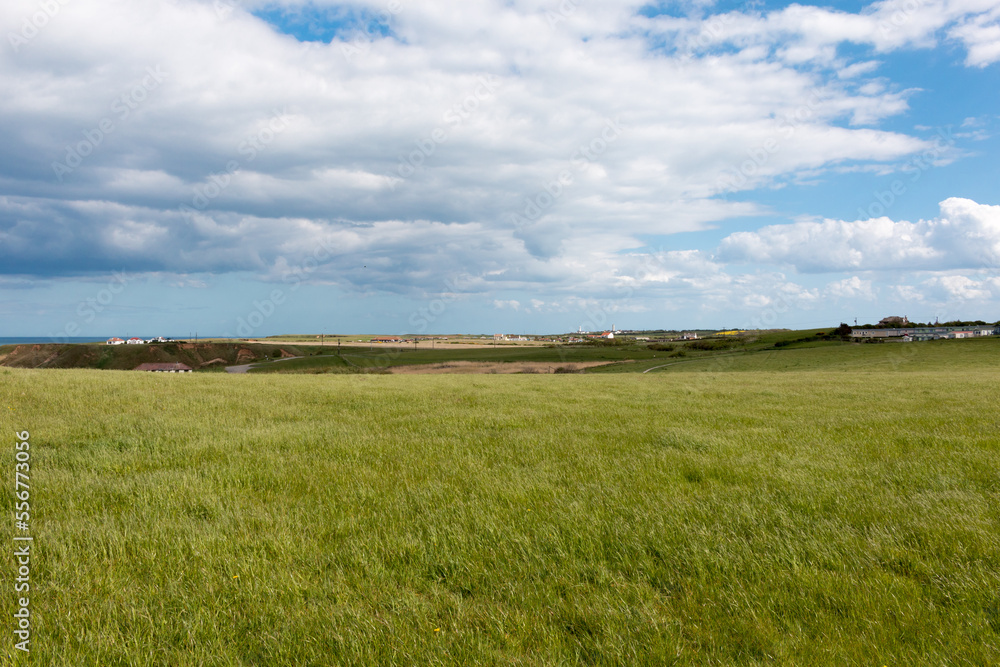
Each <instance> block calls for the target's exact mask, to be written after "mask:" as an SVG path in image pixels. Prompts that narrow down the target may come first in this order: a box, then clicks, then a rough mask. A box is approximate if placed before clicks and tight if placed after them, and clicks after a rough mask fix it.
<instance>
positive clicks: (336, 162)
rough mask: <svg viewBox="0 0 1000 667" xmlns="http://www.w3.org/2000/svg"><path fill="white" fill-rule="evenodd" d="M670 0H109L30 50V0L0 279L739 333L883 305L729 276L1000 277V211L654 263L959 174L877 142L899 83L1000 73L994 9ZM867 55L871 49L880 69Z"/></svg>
mask: <svg viewBox="0 0 1000 667" xmlns="http://www.w3.org/2000/svg"><path fill="white" fill-rule="evenodd" d="M647 4H648V3H646V2H639V1H638V0H617V1H614V2H608V1H607V0H603V1H601V0H577V1H576V2H573V3H562V4H558V3H552V2H543V1H542V0H517V1H515V2H506V1H501V0H485V1H483V2H467V1H459V0H443V1H441V2H433V3H410V2H404V3H400V5H399V6H398V7H399V10H398V11H395V10H392V11H388V13H386V11H387V8H388V7H396V5H394V4H392V5H390V4H389V3H385V2H384V1H383V0H357V1H352V2H341V1H334V0H310V1H309V2H306V0H282V1H280V2H274V1H273V0H267V1H266V2H265V1H264V0H259V1H257V0H255V1H253V2H244V3H236V2H230V1H229V0H223V1H222V2H215V1H214V0H212V1H209V0H204V1H198V0H169V1H168V0H160V1H151V2H143V3H120V2H112V0H92V1H90V2H86V3H79V2H78V3H65V4H59V10H58V12H57V13H56V14H55V15H52V16H49V17H48V19H47V20H46V22H45V25H44V26H40V27H37V28H36V29H34V30H33V31H29V32H30V35H29V34H28V33H26V32H25V28H24V26H25V21H28V22H29V23H30V22H31V20H32V18H31V17H33V16H34V15H35V14H36V13H37V12H38V5H37V2H35V0H8V1H7V2H5V3H4V5H3V8H2V9H0V35H7V36H8V37H9V36H10V35H15V36H18V37H19V40H20V41H17V43H16V44H15V43H10V44H8V45H7V46H8V47H9V48H5V49H3V50H0V80H2V81H3V82H4V90H5V94H4V96H3V99H0V141H2V142H3V146H4V151H3V154H2V155H0V273H2V274H6V275H8V276H27V277H29V278H23V279H22V278H16V279H12V280H29V279H30V278H31V277H52V276H60V277H72V276H87V275H93V274H99V273H101V272H108V271H112V270H128V271H131V272H146V273H157V272H158V273H160V274H162V275H168V274H169V275H173V274H176V275H180V276H189V275H198V276H203V275H214V274H221V273H234V274H240V275H243V274H247V275H252V276H255V277H257V278H261V279H264V280H269V281H276V282H299V281H306V282H312V283H319V284H323V285H334V286H337V287H339V288H342V289H343V290H344V291H357V292H362V293H368V292H371V291H380V292H389V293H400V294H421V295H427V294H442V293H452V292H455V291H456V290H455V289H453V288H452V287H450V286H449V285H450V284H453V283H454V277H455V276H458V275H461V276H463V280H462V281H461V286H460V288H458V291H460V292H461V293H462V294H466V295H471V294H476V295H489V296H488V297H486V299H485V300H484V301H483V303H484V304H490V303H493V304H494V305H495V306H496V307H497V308H504V309H514V310H519V311H520V312H526V311H529V310H530V311H532V312H542V311H545V312H564V311H567V310H570V311H576V310H582V311H590V312H595V313H597V312H599V313H614V312H641V311H650V310H657V309H662V310H664V311H669V310H671V309H677V308H680V307H683V306H685V305H688V306H690V305H692V304H697V306H698V307H699V308H706V309H710V310H714V311H715V312H719V313H725V312H727V311H729V310H730V309H732V308H735V307H740V308H744V309H747V308H749V309H751V310H754V311H767V312H771V311H773V310H774V309H775V308H776V307H778V306H780V305H781V304H787V303H794V304H796V305H797V307H802V308H809V307H812V306H813V305H814V304H816V303H818V302H820V301H821V299H822V298H823V297H824V296H832V297H841V298H854V297H857V298H865V299H867V298H871V295H872V294H873V293H874V292H876V291H877V289H878V288H877V286H876V285H873V284H871V283H870V282H867V280H861V279H859V278H857V277H848V278H845V279H844V280H841V281H839V282H838V281H835V282H833V283H830V284H829V285H827V286H825V287H824V286H822V285H819V286H817V285H799V284H797V283H795V282H794V281H792V280H790V279H788V278H787V277H786V276H785V275H784V274H782V273H780V272H778V271H770V270H769V271H761V272H757V271H753V272H749V273H735V272H734V271H732V269H731V268H730V267H727V266H726V264H725V262H755V263H765V264H775V265H787V266H792V267H795V268H796V269H797V270H799V271H801V272H812V271H847V272H849V273H852V274H853V273H854V272H858V271H864V270H870V269H875V268H886V267H905V268H914V267H917V268H925V269H941V268H948V267H958V266H972V265H975V264H976V263H977V262H979V263H981V262H988V261H994V262H995V261H996V258H997V257H998V256H1000V255H998V253H1000V246H998V236H997V222H996V220H997V214H996V210H997V207H990V206H984V205H980V204H976V203H975V202H970V201H967V200H958V199H952V200H947V201H946V202H943V203H942V205H941V206H942V212H941V217H940V218H937V219H934V220H930V221H920V222H916V223H909V222H903V221H893V220H889V219H886V218H881V219H877V220H872V221H866V222H844V221H823V222H815V223H806V222H801V223H796V224H793V225H785V226H776V227H766V228H764V229H761V230H759V231H757V232H752V233H745V234H734V235H731V236H730V237H729V238H727V239H726V240H725V241H724V242H723V243H722V245H721V247H720V248H719V250H718V252H717V253H716V254H715V255H714V256H713V255H712V253H708V252H705V251H699V250H685V249H677V248H667V249H664V248H658V249H657V248H650V247H649V244H650V243H652V242H651V241H650V239H658V238H663V237H667V236H669V235H671V234H676V233H679V232H697V231H703V230H706V229H709V228H711V227H714V226H718V225H721V224H723V223H724V222H725V221H726V220H730V219H733V218H738V217H748V216H754V215H759V214H761V213H764V212H765V210H764V209H763V207H761V206H760V205H757V204H754V203H752V202H748V201H739V200H738V198H737V197H734V196H732V195H733V194H734V193H746V192H749V191H752V190H754V189H756V188H761V187H779V186H782V185H784V184H787V183H789V182H796V181H799V182H800V181H802V180H805V179H820V178H823V177H824V176H825V175H828V174H831V173H839V172H844V171H852V170H853V171H859V172H862V171H866V170H879V171H882V172H889V171H892V170H896V169H899V168H900V166H901V165H903V164H905V161H906V160H909V159H911V158H913V157H914V156H919V155H921V154H923V153H925V152H926V151H928V150H932V149H933V148H934V144H933V143H932V142H929V141H927V140H926V139H923V138H921V137H919V136H915V135H911V134H909V133H907V132H906V131H904V130H899V129H897V130H894V131H889V130H885V129H881V128H879V127H878V124H879V123H880V122H881V121H883V120H885V119H887V118H890V117H893V116H897V115H899V114H902V113H904V112H906V111H907V109H908V108H909V100H910V98H911V97H912V96H913V95H914V94H915V91H912V90H907V89H902V88H900V87H898V86H894V85H893V84H892V83H891V82H889V81H887V80H885V79H883V78H881V77H879V75H878V71H879V68H880V62H881V60H882V58H883V57H884V55H885V54H888V53H889V52H891V51H893V50H895V49H899V48H904V47H907V48H909V47H914V46H916V47H922V46H929V45H932V44H934V43H936V41H937V40H940V39H942V35H945V36H946V38H947V39H950V40H953V41H954V42H955V43H960V44H962V45H964V47H965V48H966V49H967V50H966V51H965V52H964V53H965V56H966V63H967V64H968V65H969V66H970V67H983V66H986V65H988V64H990V63H992V62H995V61H996V55H995V51H994V49H995V44H996V39H995V37H994V36H993V32H992V31H993V30H994V28H995V25H996V15H995V14H996V12H995V7H993V3H992V2H986V0H963V1H962V2H948V3H945V2H937V1H936V0H926V2H922V3H920V5H921V8H920V11H919V12H912V11H910V9H909V8H910V6H911V4H912V2H908V1H907V0H899V1H898V2H897V1H895V0H891V1H886V2H879V3H875V4H873V5H870V6H869V7H868V8H866V9H865V10H864V11H861V12H858V13H850V12H842V11H836V10H831V9H824V8H819V7H806V6H801V5H793V6H790V7H786V8H784V9H778V10H774V11H765V12H754V11H749V10H748V11H733V12H725V13H720V12H718V11H715V10H713V9H712V6H711V3H704V4H700V5H698V6H695V7H689V9H690V11H689V12H688V14H687V16H685V17H683V18H677V17H670V16H667V15H661V16H654V17H649V16H647V15H646V14H648V13H649V12H644V11H643V10H644V9H645V8H646V5H647ZM254 12H256V13H254ZM317 12H320V13H324V14H323V17H322V18H323V21H315V22H311V19H312V18H313V17H314V15H315V14H316V13H317ZM290 26H291V27H290ZM310 26H312V27H310ZM316 26H325V27H322V28H316ZM314 28H316V29H314ZM289 32H293V33H295V35H298V37H300V38H302V39H308V40H313V41H300V39H297V38H296V37H295V36H293V35H290V34H287V33H289ZM470 36H474V39H471V38H470ZM8 41H10V40H9V39H8ZM470 44H473V46H470ZM850 44H862V45H867V46H870V47H871V48H870V49H868V52H867V53H865V54H861V55H860V56H858V58H857V60H853V59H852V58H850V57H847V56H845V55H844V52H845V49H842V48H841V47H842V46H843V45H850ZM873 52H874V53H875V54H877V55H873ZM876 57H877V58H878V59H879V60H875V59H874V58H876ZM724 195H725V196H724ZM15 284H19V283H15ZM177 284H183V285H185V286H192V287H204V285H205V282H204V281H202V279H201V278H198V279H193V280H188V279H179V282H177ZM925 287H927V288H928V289H931V288H933V289H941V290H947V289H948V288H947V287H946V286H945V284H944V283H941V284H940V285H938V284H935V285H927V286H925ZM966 287H967V289H968V290H972V291H971V292H969V293H974V292H975V290H980V291H982V290H983V289H986V288H984V287H969V286H966ZM950 289H952V290H953V292H954V293H956V294H958V293H961V286H960V285H959V284H958V283H953V284H951V288H950ZM516 290H521V291H522V293H524V294H531V295H533V296H521V295H520V294H518V295H517V297H516V298H509V296H510V292H511V291H516ZM499 295H503V298H499ZM494 297H498V298H494ZM640 297H642V298H640ZM595 308H596V309H597V310H594V309H595ZM768 309H770V310H768ZM595 328H596V327H595Z"/></svg>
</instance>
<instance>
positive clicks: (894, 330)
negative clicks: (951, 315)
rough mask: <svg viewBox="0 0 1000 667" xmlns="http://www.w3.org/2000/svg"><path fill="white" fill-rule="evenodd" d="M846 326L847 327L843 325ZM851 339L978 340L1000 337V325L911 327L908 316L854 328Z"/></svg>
mask: <svg viewBox="0 0 1000 667" xmlns="http://www.w3.org/2000/svg"><path fill="white" fill-rule="evenodd" d="M841 326H845V325H841ZM850 335H851V337H852V338H858V339H862V340H865V339H867V340H877V339H886V338H898V339H900V340H902V341H903V342H904V343H909V342H911V341H925V340H945V339H955V338H978V337H980V336H1000V323H997V324H987V323H986V322H980V323H976V324H958V325H953V326H948V325H942V326H938V325H933V326H931V325H919V324H915V325H911V323H910V321H909V320H908V319H907V318H906V316H903V317H899V316H895V315H894V316H891V317H885V318H883V319H881V320H879V323H878V324H877V325H876V326H869V327H864V328H852V329H851V334H850Z"/></svg>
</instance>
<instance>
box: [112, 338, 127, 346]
mask: <svg viewBox="0 0 1000 667" xmlns="http://www.w3.org/2000/svg"><path fill="white" fill-rule="evenodd" d="M124 344H125V341H123V340H122V339H121V338H109V339H108V345H124Z"/></svg>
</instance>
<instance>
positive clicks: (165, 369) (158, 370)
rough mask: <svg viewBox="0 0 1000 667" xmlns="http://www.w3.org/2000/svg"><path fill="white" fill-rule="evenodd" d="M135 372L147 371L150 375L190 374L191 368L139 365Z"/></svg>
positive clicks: (176, 365) (169, 365) (184, 366)
mask: <svg viewBox="0 0 1000 667" xmlns="http://www.w3.org/2000/svg"><path fill="white" fill-rule="evenodd" d="M135 370H137V371H147V372H150V373H190V372H192V368H191V367H190V366H188V365H187V364H176V363H174V364H139V365H138V366H136V367H135Z"/></svg>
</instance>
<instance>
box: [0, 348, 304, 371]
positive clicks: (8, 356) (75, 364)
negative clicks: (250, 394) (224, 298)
mask: <svg viewBox="0 0 1000 667" xmlns="http://www.w3.org/2000/svg"><path fill="white" fill-rule="evenodd" d="M282 350H284V351H285V354H288V355H295V356H298V355H300V354H311V353H312V350H311V348H299V347H296V346H294V345H287V344H283V345H267V344H248V343H232V342H226V343H205V342H201V343H165V344H156V345H103V344H86V345H81V344H69V345H58V344H45V345H4V346H0V365H3V366H11V367H16V368H46V369H48V368H63V369H68V368H97V369H101V370H132V369H133V368H135V367H136V366H138V365H139V364H144V363H171V362H180V363H184V364H187V365H189V366H191V367H192V368H194V369H198V368H199V367H200V366H201V364H202V363H204V362H208V361H213V360H215V359H223V360H224V361H225V362H226V364H238V363H248V362H250V361H256V360H263V359H264V358H265V357H268V356H270V357H275V356H279V355H280V354H281V351H282ZM219 366H220V367H221V366H222V365H221V364H220V365H219Z"/></svg>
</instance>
